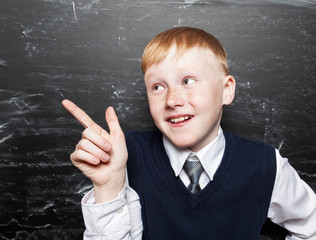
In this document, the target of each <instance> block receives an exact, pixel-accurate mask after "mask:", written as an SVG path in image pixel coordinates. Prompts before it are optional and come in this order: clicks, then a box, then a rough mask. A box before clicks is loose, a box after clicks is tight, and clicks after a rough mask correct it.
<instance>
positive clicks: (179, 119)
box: [170, 116, 191, 123]
mask: <svg viewBox="0 0 316 240" xmlns="http://www.w3.org/2000/svg"><path fill="white" fill-rule="evenodd" d="M189 118H191V117H189V116H184V117H179V118H171V119H170V122H172V123H177V122H182V121H185V120H188V119H189Z"/></svg>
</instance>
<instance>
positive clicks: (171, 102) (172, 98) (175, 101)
mask: <svg viewBox="0 0 316 240" xmlns="http://www.w3.org/2000/svg"><path fill="white" fill-rule="evenodd" d="M183 104H184V97H183V92H182V91H181V90H179V89H175V88H173V89H169V90H168V93H167V100H166V105H167V107H168V108H174V107H179V106H183Z"/></svg>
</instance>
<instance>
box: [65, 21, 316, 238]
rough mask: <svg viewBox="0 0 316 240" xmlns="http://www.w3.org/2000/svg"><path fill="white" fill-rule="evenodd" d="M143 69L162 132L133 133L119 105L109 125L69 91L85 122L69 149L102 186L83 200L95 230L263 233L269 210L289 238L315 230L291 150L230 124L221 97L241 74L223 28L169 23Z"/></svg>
mask: <svg viewBox="0 0 316 240" xmlns="http://www.w3.org/2000/svg"><path fill="white" fill-rule="evenodd" d="M142 70H143V72H144V79H145V85H146V91H147V96H148V102H149V107H150V112H151V115H152V118H153V120H154V122H155V124H156V126H157V127H158V129H159V130H160V132H158V131H157V132H131V133H128V134H127V135H126V141H125V137H124V134H123V132H122V130H121V128H120V126H119V122H118V119H117V117H116V115H115V113H114V110H113V108H111V107H110V108H108V109H107V111H106V121H107V123H108V126H109V129H110V133H107V132H106V131H105V130H103V129H102V128H101V127H100V126H98V125H97V124H95V123H94V122H93V121H92V119H91V118H89V117H88V116H87V115H86V114H85V113H84V112H83V111H82V110H81V109H79V108H78V107H77V106H76V105H74V104H73V103H71V102H70V101H68V100H65V101H63V105H64V106H65V107H66V108H67V109H68V110H69V111H70V112H71V113H72V114H73V115H74V116H75V117H76V118H77V119H78V120H79V121H80V122H81V123H82V124H83V125H84V126H85V127H86V129H85V130H84V131H83V137H82V139H81V140H80V141H79V143H78V145H77V146H76V150H75V151H74V152H73V153H72V154H71V157H70V158H71V161H72V162H73V164H74V165H75V166H77V167H78V168H79V169H80V170H81V171H82V172H83V173H84V174H85V175H86V176H88V177H89V178H90V179H91V180H92V183H93V186H94V189H93V190H92V191H90V192H89V193H88V194H87V195H86V196H85V197H84V198H83V202H82V207H83V215H84V219H85V224H86V231H85V234H84V236H85V238H86V239H89V238H91V239H142V238H143V239H163V240H166V239H191V240H192V239H225V240H227V239H242V240H245V239H259V235H260V230H261V227H262V225H263V223H264V221H265V220H266V218H267V217H269V218H270V219H271V220H272V221H273V222H275V223H277V224H279V225H281V226H283V227H285V228H286V229H288V231H289V232H290V233H291V235H292V236H288V237H287V239H316V230H315V229H316V228H315V223H316V196H315V193H314V192H313V191H312V190H311V189H310V188H309V187H308V186H307V185H306V183H305V182H303V181H302V180H301V179H300V178H299V177H298V175H297V173H296V172H295V171H294V169H293V168H292V167H291V166H290V165H289V164H288V162H287V160H286V159H283V158H282V157H281V156H280V155H279V153H278V151H277V150H275V149H273V148H272V147H271V146H269V145H267V144H264V143H259V142H254V141H250V140H246V139H242V138H239V137H237V136H234V135H231V134H227V133H223V131H222V129H221V127H220V121H221V116H222V107H223V105H229V104H230V103H231V102H232V101H233V99H234V95H235V85H236V83H235V79H234V78H233V77H232V76H231V75H229V73H228V67H227V61H226V52H225V50H224V48H223V47H222V45H221V44H220V42H219V41H218V40H217V39H216V38H215V37H213V36H212V35H210V34H208V33H206V32H204V31H203V30H200V29H195V28H186V27H179V28H173V29H170V30H167V31H165V32H163V33H161V34H159V35H157V36H156V37H155V38H153V39H152V40H151V42H150V43H149V44H148V45H147V47H146V48H145V51H144V54H143V58H142ZM125 142H126V144H125ZM126 145H127V147H126ZM127 149H128V150H127ZM127 158H128V162H127ZM126 162H127V172H128V179H127V178H126ZM128 181H129V183H128Z"/></svg>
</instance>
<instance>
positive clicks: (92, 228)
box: [81, 183, 143, 240]
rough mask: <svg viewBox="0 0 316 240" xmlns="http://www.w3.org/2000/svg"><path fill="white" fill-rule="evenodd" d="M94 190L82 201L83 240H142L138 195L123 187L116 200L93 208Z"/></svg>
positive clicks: (129, 188)
mask: <svg viewBox="0 0 316 240" xmlns="http://www.w3.org/2000/svg"><path fill="white" fill-rule="evenodd" d="M94 200H95V199H94V190H93V189H92V190H90V191H89V192H88V193H87V194H86V195H85V196H84V197H83V199H82V202H81V206H82V213H83V219H84V222H85V227H86V229H85V232H84V240H97V239H98V240H99V239H102V240H113V239H120V240H139V239H141V238H142V231H143V225H142V219H141V207H140V203H139V196H138V194H137V193H136V192H135V191H134V190H133V189H132V188H131V187H129V186H128V183H126V184H125V186H124V188H123V189H122V191H121V192H120V193H119V195H118V198H116V199H114V200H112V201H109V202H105V203H100V204H94Z"/></svg>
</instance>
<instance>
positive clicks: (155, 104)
mask: <svg viewBox="0 0 316 240" xmlns="http://www.w3.org/2000/svg"><path fill="white" fill-rule="evenodd" d="M148 105H149V110H150V113H151V116H152V118H153V119H154V121H156V119H157V118H158V117H159V115H161V107H162V106H163V105H162V101H161V100H159V99H158V98H155V97H150V96H148Z"/></svg>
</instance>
